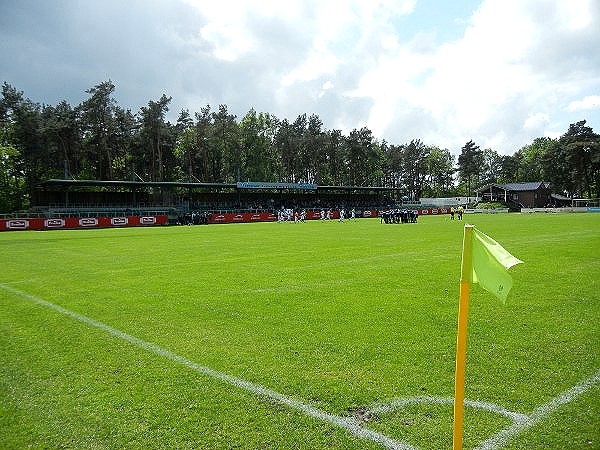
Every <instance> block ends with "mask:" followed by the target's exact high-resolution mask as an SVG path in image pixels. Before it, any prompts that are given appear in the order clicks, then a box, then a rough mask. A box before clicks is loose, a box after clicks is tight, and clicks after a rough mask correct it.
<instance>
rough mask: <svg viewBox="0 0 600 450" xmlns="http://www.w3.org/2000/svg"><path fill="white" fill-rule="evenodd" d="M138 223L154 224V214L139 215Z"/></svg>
mask: <svg viewBox="0 0 600 450" xmlns="http://www.w3.org/2000/svg"><path fill="white" fill-rule="evenodd" d="M140 223H141V224H142V225H154V224H155V223H156V217H154V216H143V217H140Z"/></svg>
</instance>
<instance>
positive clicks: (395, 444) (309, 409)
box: [0, 284, 416, 450]
mask: <svg viewBox="0 0 600 450" xmlns="http://www.w3.org/2000/svg"><path fill="white" fill-rule="evenodd" d="M0 288H2V289H4V290H5V291H8V292H10V293H12V294H14V295H17V296H19V297H22V298H25V299H28V300H31V301H32V302H34V303H37V304H38V305H41V306H45V307H48V308H51V309H53V310H55V311H57V312H59V313H61V314H64V315H67V316H69V317H71V318H73V319H76V320H79V321H80V322H84V323H86V324H88V325H91V326H93V327H95V328H99V329H101V330H103V331H106V332H107V333H109V334H111V335H112V336H115V337H118V338H120V339H122V340H124V341H127V342H129V343H131V344H133V345H136V346H138V347H140V348H143V349H144V350H148V351H150V352H153V353H155V354H157V355H160V356H163V357H165V358H168V359H170V360H171V361H174V362H177V363H179V364H181V365H183V366H185V367H187V368H189V369H192V370H194V371H196V372H199V373H201V374H204V375H207V376H209V377H212V378H216V379H218V380H221V381H223V382H225V383H229V384H231V385H233V386H236V387H238V388H240V389H243V390H246V391H249V392H252V393H254V394H256V395H259V396H262V397H266V398H268V399H270V400H274V401H276V402H278V403H281V404H283V405H285V406H288V407H289V408H292V409H296V410H298V411H301V412H302V413H304V414H305V415H307V416H310V417H313V418H316V419H319V420H322V421H324V422H328V423H330V424H332V425H335V426H337V427H340V428H343V429H345V430H347V431H348V432H350V433H351V434H352V435H354V436H356V437H358V438H362V439H369V440H371V441H373V442H376V443H378V444H380V445H383V446H384V447H386V448H389V449H398V450H416V448H415V447H413V446H411V445H409V444H407V443H405V442H402V441H397V440H394V439H392V438H390V437H388V436H386V435H384V434H381V433H377V432H376V431H372V430H369V429H366V428H362V427H361V426H360V425H359V424H358V423H357V422H356V421H355V420H353V419H350V418H345V417H341V416H336V415H333V414H329V413H326V412H324V411H321V410H319V409H317V408H315V407H313V406H310V405H307V404H305V403H302V402H300V401H298V400H294V399H293V398H290V397H287V396H286V395H283V394H280V393H279V392H275V391H273V390H271V389H269V388H266V387H264V386H260V385H258V384H254V383H251V382H249V381H245V380H242V379H241V378H237V377H234V376H231V375H227V374H226V373H223V372H219V371H216V370H213V369H211V368H210V367H206V366H202V365H200V364H197V363H195V362H193V361H190V360H189V359H186V358H184V357H182V356H179V355H177V354H175V353H172V352H170V351H169V350H165V349H164V348H161V347H159V346H158V345H155V344H152V343H150V342H146V341H143V340H141V339H138V338H136V337H134V336H131V335H129V334H127V333H124V332H122V331H120V330H117V329H116V328H113V327H111V326H108V325H106V324H104V323H102V322H98V321H96V320H94V319H90V318H89V317H87V316H84V315H83V314H79V313H76V312H74V311H71V310H68V309H66V308H63V307H62V306H58V305H55V304H54V303H51V302H48V301H46V300H43V299H41V298H38V297H35V296H33V295H29V294H27V293H25V292H22V291H19V290H17V289H13V288H11V287H9V286H6V285H4V284H0Z"/></svg>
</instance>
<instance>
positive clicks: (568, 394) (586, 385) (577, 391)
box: [475, 370, 600, 450]
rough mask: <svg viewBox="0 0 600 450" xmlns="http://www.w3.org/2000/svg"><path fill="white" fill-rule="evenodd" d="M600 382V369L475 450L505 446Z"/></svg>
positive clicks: (489, 449) (490, 449)
mask: <svg viewBox="0 0 600 450" xmlns="http://www.w3.org/2000/svg"><path fill="white" fill-rule="evenodd" d="M598 382H600V370H599V371H598V372H596V373H595V374H594V375H592V376H591V377H589V378H588V379H586V380H583V381H582V382H580V383H579V384H577V385H576V386H573V387H572V388H571V389H568V390H566V391H565V392H563V393H562V394H560V395H558V396H556V397H554V398H553V399H552V400H550V401H549V402H547V403H544V404H543V405H541V406H538V407H537V408H536V409H534V410H533V411H532V412H531V414H530V415H529V418H528V419H526V420H524V421H519V422H515V423H513V424H512V425H511V426H509V427H508V428H505V429H504V430H502V431H500V432H498V433H496V434H495V435H493V436H492V437H490V438H488V439H486V440H485V441H483V442H482V443H481V444H479V445H478V446H477V447H475V450H496V449H499V448H502V447H504V446H505V445H506V444H508V442H509V441H510V440H511V439H512V438H513V437H515V436H517V435H518V434H520V433H522V432H523V431H525V430H527V429H528V428H531V427H532V426H534V425H535V424H537V423H538V422H539V421H540V420H542V419H543V418H544V417H546V416H547V415H549V414H551V413H553V412H554V411H556V410H557V409H558V408H560V407H561V406H562V405H566V404H567V403H570V402H571V401H573V400H575V398H576V397H578V396H580V395H581V394H583V393H584V392H585V391H587V390H589V389H590V388H592V387H593V386H594V385H595V384H596V383H598Z"/></svg>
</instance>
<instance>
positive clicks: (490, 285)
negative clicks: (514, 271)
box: [452, 225, 523, 450]
mask: <svg viewBox="0 0 600 450" xmlns="http://www.w3.org/2000/svg"><path fill="white" fill-rule="evenodd" d="M521 262H523V261H521V260H519V259H517V258H515V257H514V256H513V255H511V254H510V253H508V252H507V251H506V250H505V249H504V248H503V247H502V246H501V245H500V244H498V243H497V242H496V241H495V240H493V239H492V238H491V237H489V236H486V235H485V234H483V233H482V232H481V231H479V230H476V229H475V227H473V225H465V233H464V238H463V249H462V263H461V271H460V297H459V303H458V333H457V335H456V376H455V379H454V430H453V433H454V434H453V440H452V446H453V449H454V450H461V449H462V431H463V412H464V401H465V363H466V358H467V356H466V354H467V318H468V316H469V292H470V290H471V283H479V284H480V285H481V287H483V288H484V289H485V290H487V291H489V292H490V293H492V294H493V295H495V296H496V297H498V298H499V299H500V300H502V302H503V303H504V302H505V301H506V297H507V296H508V291H510V288H511V287H512V277H511V276H510V275H509V274H508V271H507V269H508V268H510V267H512V266H514V265H515V264H519V263H521Z"/></svg>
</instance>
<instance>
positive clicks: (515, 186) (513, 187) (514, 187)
mask: <svg viewBox="0 0 600 450" xmlns="http://www.w3.org/2000/svg"><path fill="white" fill-rule="evenodd" d="M490 187H496V188H498V189H502V190H504V191H511V192H523V191H537V190H538V189H539V188H540V187H543V188H548V187H550V183H548V182H547V181H533V182H527V183H506V184H498V183H491V184H488V185H486V186H483V187H480V188H478V189H476V190H475V192H483V191H487V190H488V189H489V188H490Z"/></svg>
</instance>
